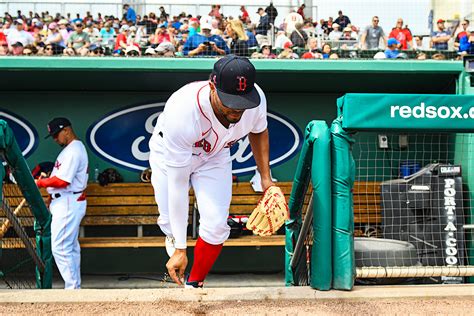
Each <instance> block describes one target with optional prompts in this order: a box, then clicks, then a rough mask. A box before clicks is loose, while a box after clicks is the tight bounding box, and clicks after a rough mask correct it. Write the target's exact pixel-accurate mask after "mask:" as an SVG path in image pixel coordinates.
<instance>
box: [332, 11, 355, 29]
mask: <svg viewBox="0 0 474 316" xmlns="http://www.w3.org/2000/svg"><path fill="white" fill-rule="evenodd" d="M337 14H338V17H337V18H336V20H335V21H334V23H337V24H339V26H340V27H341V29H344V28H345V27H346V26H347V25H349V24H351V20H350V19H349V18H348V17H347V16H345V15H344V14H342V10H339V12H338V13H337Z"/></svg>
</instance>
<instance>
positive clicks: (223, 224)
mask: <svg viewBox="0 0 474 316" xmlns="http://www.w3.org/2000/svg"><path fill="white" fill-rule="evenodd" d="M150 166H151V169H152V174H151V182H152V184H153V188H154V190H155V199H156V202H157V203H158V210H159V213H160V215H159V217H158V225H159V226H160V228H161V230H162V231H163V233H164V234H165V235H167V236H170V237H175V239H176V242H177V245H178V240H179V239H181V238H176V237H177V236H186V232H187V224H188V217H189V216H188V212H186V213H185V214H182V216H180V215H179V214H176V213H175V212H173V210H172V209H171V206H170V205H169V204H168V179H167V173H166V165H165V163H164V161H163V159H162V156H161V154H160V153H156V152H154V151H151V152H150ZM190 186H192V187H193V189H194V194H195V195H196V199H197V204H198V209H199V215H200V219H199V236H200V237H201V238H202V239H203V240H204V241H205V242H207V243H209V244H212V245H218V244H222V243H224V242H225V241H226V240H227V238H229V234H230V227H229V226H228V225H227V218H228V216H229V206H230V202H231V199H232V162H231V161H230V159H229V156H228V153H227V152H223V153H222V155H217V156H215V157H213V158H212V159H210V160H208V161H204V160H203V159H201V158H200V157H199V156H195V155H193V156H192V161H191V176H190ZM173 221H174V223H179V225H176V224H173V227H174V228H175V230H174V231H173V229H172V228H171V222H173Z"/></svg>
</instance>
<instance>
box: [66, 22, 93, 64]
mask: <svg viewBox="0 0 474 316" xmlns="http://www.w3.org/2000/svg"><path fill="white" fill-rule="evenodd" d="M75 28H76V30H75V31H74V32H72V34H71V36H69V39H68V41H67V47H68V48H66V50H65V53H66V54H67V55H70V56H74V55H81V56H86V55H88V54H89V45H90V43H91V41H90V38H89V34H87V33H86V32H84V24H82V22H77V23H76V24H75Z"/></svg>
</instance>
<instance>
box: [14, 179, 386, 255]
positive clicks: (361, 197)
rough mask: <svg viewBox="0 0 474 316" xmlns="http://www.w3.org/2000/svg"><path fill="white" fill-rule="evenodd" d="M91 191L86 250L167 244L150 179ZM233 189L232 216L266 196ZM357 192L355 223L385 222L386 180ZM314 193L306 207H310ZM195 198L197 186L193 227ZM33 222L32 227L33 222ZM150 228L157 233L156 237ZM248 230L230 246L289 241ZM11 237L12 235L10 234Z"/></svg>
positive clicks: (287, 185) (83, 235) (287, 188)
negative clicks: (383, 195) (383, 186)
mask: <svg viewBox="0 0 474 316" xmlns="http://www.w3.org/2000/svg"><path fill="white" fill-rule="evenodd" d="M8 185H11V184H7V186H8ZM278 185H279V186H280V188H281V189H282V191H283V193H284V194H285V196H286V197H287V200H288V199H289V196H290V193H291V186H292V182H278ZM41 192H42V194H43V196H44V197H46V192H45V191H44V190H41ZM86 192H87V211H86V216H85V217H84V219H83V220H82V222H81V229H80V237H79V241H80V244H81V247H82V248H143V247H164V238H163V236H159V235H158V234H159V232H160V230H159V228H158V226H157V224H156V220H157V217H158V211H157V210H158V208H157V206H156V203H155V197H154V192H153V187H152V186H151V184H150V183H114V184H109V185H107V186H103V187H102V186H100V185H99V184H96V183H89V184H88V187H87V191H86ZM232 192H233V194H232V201H231V206H230V211H229V213H230V214H231V215H247V216H248V215H250V214H251V212H252V211H253V209H254V208H255V206H256V205H257V203H258V201H259V199H260V197H261V195H262V193H261V192H254V190H253V189H252V186H251V185H250V183H249V182H241V183H234V184H233V188H232ZM353 194H354V223H355V224H356V225H359V226H360V227H367V226H370V225H375V224H380V223H381V221H382V217H381V207H380V183H379V182H356V183H355V184H354V190H353ZM309 195H310V194H309V192H308V194H307V196H306V198H305V203H304V207H303V210H305V209H306V205H307V203H308V200H309ZM7 198H11V199H12V203H11V205H12V206H14V207H15V206H16V205H15V201H19V200H20V197H7ZM194 201H195V198H194V195H193V192H192V190H191V191H190V196H189V204H190V205H189V206H190V207H189V209H190V216H189V223H190V225H189V226H190V227H191V221H192V208H193V204H194ZM19 216H20V219H24V221H23V220H22V222H24V223H27V221H26V219H27V218H31V213H30V211H29V209H28V208H25V209H24V210H22V211H21V212H20V213H19ZM29 223H30V224H29V225H31V223H32V221H29ZM27 225H28V224H27ZM150 231H152V233H151V235H150ZM247 233H248V234H244V235H242V236H239V237H237V238H229V239H228V240H227V241H226V242H225V246H230V247H232V246H234V247H268V246H283V245H284V244H285V236H284V235H280V234H279V235H274V236H269V237H260V236H254V235H252V234H250V232H247ZM188 235H191V234H188ZM356 235H359V236H360V235H364V232H363V231H359V232H357V231H356ZM5 238H8V235H7V236H5ZM194 242H195V240H194V239H192V238H191V237H189V242H188V245H189V246H190V247H193V246H194ZM14 244H15V243H14ZM20 244H21V243H18V245H20Z"/></svg>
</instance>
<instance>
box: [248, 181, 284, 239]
mask: <svg viewBox="0 0 474 316" xmlns="http://www.w3.org/2000/svg"><path fill="white" fill-rule="evenodd" d="M287 219H289V211H288V205H287V204H286V200H285V195H284V194H283V192H281V189H280V188H279V187H277V186H271V187H269V188H268V189H267V190H266V191H265V192H264V193H263V196H262V198H261V199H260V201H259V202H258V204H257V207H256V208H255V209H254V210H253V212H252V214H251V215H250V217H249V220H248V222H247V225H246V226H247V229H250V230H252V231H253V233H254V234H256V235H260V236H270V235H272V234H274V233H276V232H277V231H278V229H279V228H280V227H281V226H282V225H283V224H284V223H285V221H286V220H287Z"/></svg>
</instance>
